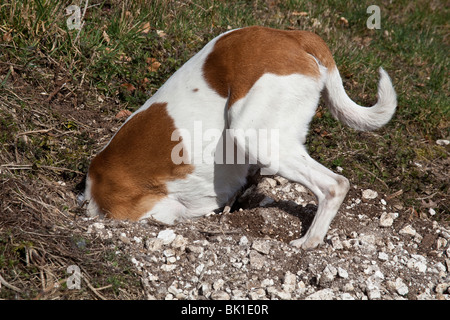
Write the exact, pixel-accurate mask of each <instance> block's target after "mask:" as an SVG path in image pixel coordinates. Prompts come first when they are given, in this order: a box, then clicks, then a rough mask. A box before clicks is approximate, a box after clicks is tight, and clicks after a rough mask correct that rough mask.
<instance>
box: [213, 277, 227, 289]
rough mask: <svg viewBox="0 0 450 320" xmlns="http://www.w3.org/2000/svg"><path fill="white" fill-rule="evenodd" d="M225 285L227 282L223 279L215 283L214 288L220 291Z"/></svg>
mask: <svg viewBox="0 0 450 320" xmlns="http://www.w3.org/2000/svg"><path fill="white" fill-rule="evenodd" d="M224 284H225V281H223V279H218V280H216V281H214V283H213V288H214V290H220V289H222V287H223V285H224Z"/></svg>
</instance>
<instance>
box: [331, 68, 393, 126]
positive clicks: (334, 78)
mask: <svg viewBox="0 0 450 320" xmlns="http://www.w3.org/2000/svg"><path fill="white" fill-rule="evenodd" d="M324 98H325V100H326V102H327V105H328V107H329V109H330V112H331V114H332V115H333V116H334V117H335V118H336V119H338V120H340V121H341V122H342V123H344V124H346V125H348V126H350V127H352V128H353V129H356V130H361V131H370V130H375V129H378V128H380V127H382V126H383V125H385V124H386V123H388V122H389V120H390V119H391V118H392V116H393V114H394V112H395V109H396V107H397V95H396V93H395V90H394V87H393V85H392V82H391V79H390V78H389V75H388V74H387V72H386V71H384V70H383V68H380V82H379V84H378V101H377V103H376V104H375V105H374V106H372V107H362V106H360V105H358V104H356V103H355V102H354V101H353V100H352V99H350V97H349V96H348V95H347V93H346V92H345V89H344V86H343V84H342V79H341V76H340V75H339V71H338V69H337V68H336V67H334V68H332V69H331V70H330V69H328V72H327V77H326V80H325V90H324Z"/></svg>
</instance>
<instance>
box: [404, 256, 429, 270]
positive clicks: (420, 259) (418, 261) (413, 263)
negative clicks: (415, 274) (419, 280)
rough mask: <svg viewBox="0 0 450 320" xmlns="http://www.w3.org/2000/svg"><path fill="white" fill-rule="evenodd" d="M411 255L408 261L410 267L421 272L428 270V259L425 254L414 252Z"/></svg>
mask: <svg viewBox="0 0 450 320" xmlns="http://www.w3.org/2000/svg"><path fill="white" fill-rule="evenodd" d="M411 257H412V258H411V259H409V260H408V262H407V266H408V268H410V269H415V270H417V271H419V272H425V271H427V259H426V258H425V257H424V256H421V255H419V254H412V255H411Z"/></svg>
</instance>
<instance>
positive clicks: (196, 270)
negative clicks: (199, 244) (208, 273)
mask: <svg viewBox="0 0 450 320" xmlns="http://www.w3.org/2000/svg"><path fill="white" fill-rule="evenodd" d="M203 269H205V265H204V264H203V263H200V264H199V265H198V266H197V267H196V268H195V274H196V275H198V276H199V275H201V274H202V272H203Z"/></svg>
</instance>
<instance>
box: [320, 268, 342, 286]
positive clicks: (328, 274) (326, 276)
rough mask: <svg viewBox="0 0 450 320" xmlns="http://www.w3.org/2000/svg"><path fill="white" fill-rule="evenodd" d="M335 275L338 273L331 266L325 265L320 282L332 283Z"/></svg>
mask: <svg viewBox="0 0 450 320" xmlns="http://www.w3.org/2000/svg"><path fill="white" fill-rule="evenodd" d="M337 273H338V270H337V269H336V268H335V267H333V266H332V265H327V266H326V267H325V269H324V270H323V272H322V275H321V277H320V280H321V281H328V282H330V281H333V280H334V277H335V276H336V275H337Z"/></svg>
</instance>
